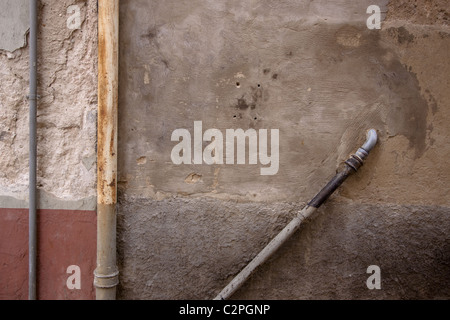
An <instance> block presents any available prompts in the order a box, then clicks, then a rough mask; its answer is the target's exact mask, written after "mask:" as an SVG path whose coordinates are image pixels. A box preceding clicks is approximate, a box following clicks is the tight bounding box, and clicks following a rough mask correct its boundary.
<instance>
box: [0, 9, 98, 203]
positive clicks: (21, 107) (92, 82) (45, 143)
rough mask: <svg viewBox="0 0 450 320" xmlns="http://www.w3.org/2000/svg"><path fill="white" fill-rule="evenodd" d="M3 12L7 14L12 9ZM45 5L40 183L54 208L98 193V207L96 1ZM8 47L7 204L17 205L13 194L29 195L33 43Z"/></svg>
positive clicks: (3, 95) (0, 55)
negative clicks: (76, 13)
mask: <svg viewBox="0 0 450 320" xmlns="http://www.w3.org/2000/svg"><path fill="white" fill-rule="evenodd" d="M24 2H25V3H27V4H28V2H27V1H24ZM74 4H76V5H78V6H79V8H80V22H81V25H80V28H78V29H70V28H68V26H67V21H68V19H69V18H70V17H71V16H72V15H73V12H67V8H69V7H70V6H71V5H74ZM25 7H27V6H25ZM4 11H5V12H8V10H6V8H5V10H4ZM39 11H40V17H39V35H38V45H39V50H38V55H39V63H38V73H39V74H38V77H39V88H38V93H39V95H40V99H39V107H38V188H39V190H40V192H41V195H42V197H41V199H44V198H45V199H47V200H48V201H47V202H50V204H49V205H50V207H52V204H51V200H52V198H56V199H55V201H57V200H58V199H60V200H63V201H65V202H70V201H75V202H79V201H82V200H84V199H88V198H91V200H90V202H91V204H90V205H87V206H86V205H84V208H86V207H90V209H93V208H95V199H94V198H93V197H95V194H96V191H95V190H96V188H95V183H96V178H95V173H96V166H95V161H96V151H95V145H96V121H97V116H96V110H97V105H96V102H97V89H96V87H97V75H96V69H97V8H96V1H40V2H39ZM26 19H28V16H26ZM13 25H14V24H13ZM12 29H14V27H12ZM25 31H26V30H25ZM2 32H8V30H7V29H5V31H2ZM22 37H23V38H24V37H25V34H23V35H22ZM2 49H3V50H0V70H1V79H0V80H1V87H0V153H1V154H2V157H1V158H0V166H1V168H2V170H1V173H0V197H1V199H2V200H1V201H0V204H1V205H0V207H7V206H9V205H10V204H11V203H12V205H16V206H17V201H14V200H26V199H27V197H28V101H27V98H26V96H27V94H28V78H29V75H28V59H29V56H28V48H27V47H26V46H25V47H23V48H17V49H16V50H13V51H12V52H11V51H7V50H4V49H7V48H2ZM5 197H6V198H5ZM11 198H12V199H11ZM19 205H20V204H19Z"/></svg>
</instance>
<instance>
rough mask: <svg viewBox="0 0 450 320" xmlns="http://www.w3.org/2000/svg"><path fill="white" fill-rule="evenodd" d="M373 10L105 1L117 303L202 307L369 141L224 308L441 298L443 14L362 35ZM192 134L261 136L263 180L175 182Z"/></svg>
mask: <svg viewBox="0 0 450 320" xmlns="http://www.w3.org/2000/svg"><path fill="white" fill-rule="evenodd" d="M372 4H374V3H372V1H357V2H356V1H344V0H343V1H338V2H329V1H301V2H299V1H288V0H286V1H232V0H230V1H220V2H217V1H203V0H202V1H200V0H199V1H164V2H159V1H152V2H148V1H121V17H120V20H121V23H120V37H121V48H120V101H119V104H120V108H119V109H120V111H119V126H120V129H119V150H120V151H119V167H120V169H119V181H118V184H119V191H120V192H119V202H120V203H119V207H118V217H119V219H118V223H119V230H118V241H119V246H118V248H119V268H120V271H121V275H120V281H121V283H120V286H119V297H120V298H125V299H162V298H166V299H172V298H175V299H179V298H183V299H186V298H188V299H190V298H196V299H211V298H213V297H214V296H215V295H216V294H217V293H218V292H219V291H220V290H221V289H222V288H223V287H224V286H225V285H226V284H227V283H228V282H229V281H230V280H231V279H232V277H233V276H234V275H236V274H237V273H238V272H239V271H240V270H241V269H242V268H243V267H244V266H245V265H246V264H247V263H248V262H249V261H250V260H251V259H252V258H253V257H254V256H255V255H256V254H257V253H258V252H259V251H260V250H261V249H262V248H263V247H264V245H265V244H267V243H268V241H269V240H270V239H271V238H272V237H274V236H275V235H276V233H277V232H278V231H279V230H280V229H281V228H282V227H283V226H284V225H285V224H286V223H287V222H288V221H289V220H290V218H292V217H293V216H294V215H295V212H296V211H297V210H299V209H301V208H302V207H303V206H304V204H305V203H306V202H307V201H308V200H310V198H311V197H312V196H313V195H314V194H315V193H316V192H318V191H319V190H320V188H321V187H322V186H324V185H325V184H326V182H327V181H328V180H329V179H330V178H331V177H332V176H333V175H334V173H335V170H336V168H337V166H338V164H339V163H340V162H341V161H343V160H345V159H346V157H347V156H348V155H349V154H350V153H351V152H353V151H355V149H356V148H357V147H359V146H360V144H361V143H362V142H363V140H364V136H365V130H366V129H368V128H375V129H377V131H378V133H379V138H380V139H379V144H378V145H377V146H376V148H375V149H374V150H373V152H372V154H371V155H370V157H369V159H368V161H367V163H366V165H365V166H364V167H363V168H362V169H361V170H360V171H359V172H358V173H357V174H356V175H354V176H352V177H350V178H349V179H348V181H346V182H345V185H343V186H342V188H341V189H339V190H338V192H336V194H334V195H333V196H332V198H331V199H330V200H329V202H327V204H326V205H324V206H323V207H322V208H321V209H320V210H319V212H318V213H317V215H316V216H315V218H314V219H312V220H311V221H309V222H308V223H306V224H305V225H303V226H302V227H301V229H300V230H299V231H298V232H297V233H296V234H295V236H294V237H293V238H292V239H291V240H289V242H288V243H287V244H286V245H285V246H284V247H283V248H282V249H281V250H280V251H279V252H278V253H277V254H276V255H275V256H274V257H273V258H272V259H271V260H270V261H269V262H268V263H267V264H265V265H264V266H263V267H262V268H261V269H260V270H258V271H257V273H256V274H254V275H253V277H252V278H251V279H250V280H249V281H248V282H247V283H246V285H245V286H244V287H243V288H242V289H241V290H240V291H239V292H237V293H236V294H235V295H234V296H233V298H245V299H253V298H261V299H268V298H273V299H315V298H319V299H326V298H333V299H351V298H353V299H372V298H373V299H383V298H389V299H412V298H418V299H435V298H448V297H449V296H450V291H449V288H450V286H449V284H450V283H449V278H448V273H449V271H450V270H449V265H450V256H449V254H448V252H449V244H450V238H449V236H448V234H449V231H450V219H449V213H450V209H449V205H450V203H449V194H448V192H449V188H448V183H447V181H449V178H450V176H449V174H450V170H449V167H450V166H449V165H450V160H449V159H448V157H447V155H448V151H449V150H448V146H447V140H448V136H449V127H448V121H449V119H450V105H449V103H450V94H449V91H448V89H447V88H448V84H449V76H448V74H449V71H450V62H449V61H450V59H449V52H450V50H449V49H450V37H449V34H450V29H449V27H448V18H449V13H448V6H447V4H446V2H445V1H434V2H433V3H432V4H430V2H427V1H416V2H415V6H413V5H411V4H410V3H409V2H402V1H391V2H390V3H387V2H385V1H383V2H380V3H377V4H378V5H379V6H380V8H381V10H382V11H383V14H382V22H381V29H368V27H367V25H366V20H367V19H368V17H369V16H370V14H367V13H366V9H367V7H368V6H369V5H372ZM195 121H201V122H202V125H203V131H202V132H205V131H206V130H207V129H211V128H215V129H218V130H219V131H220V132H222V133H223V134H224V136H225V132H226V129H237V128H241V129H243V130H248V129H255V130H259V129H269V130H270V129H278V130H279V169H278V171H276V173H275V174H273V175H261V171H260V169H261V167H264V165H262V164H261V162H258V163H257V164H249V160H248V159H247V160H246V164H236V162H235V164H221V163H215V164H212V165H208V164H206V163H205V162H204V161H202V159H201V158H200V162H199V163H198V164H179V165H177V164H175V163H174V162H173V158H171V153H172V150H173V148H174V147H175V146H176V145H177V143H178V141H172V139H171V138H172V134H173V132H174V131H175V130H177V129H183V128H184V129H187V130H188V131H189V132H190V134H191V135H192V137H194V122H195ZM177 140H178V139H177ZM192 143H193V144H194V142H192ZM208 144H209V142H205V141H204V142H203V143H202V148H205V147H206V146H207V145H208ZM192 148H193V150H194V146H192ZM216 151H217V150H216ZM193 157H194V156H193ZM370 265H378V266H379V267H380V269H381V281H382V287H381V289H380V290H369V289H368V288H367V286H366V280H367V278H368V277H369V276H370V274H367V273H366V270H367V267H368V266H370Z"/></svg>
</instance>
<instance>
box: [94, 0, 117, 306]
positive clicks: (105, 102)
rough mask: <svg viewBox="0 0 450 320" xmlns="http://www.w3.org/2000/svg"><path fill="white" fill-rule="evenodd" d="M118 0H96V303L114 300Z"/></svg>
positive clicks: (115, 281)
mask: <svg viewBox="0 0 450 320" xmlns="http://www.w3.org/2000/svg"><path fill="white" fill-rule="evenodd" d="M118 70H119V0H99V1H98V123H97V268H96V269H95V271H94V285H95V287H96V299H97V300H114V299H115V298H116V286H117V285H118V283H119V270H118V268H117V265H116V203H117V121H118V119H117V118H118V116H117V113H118V92H119V88H118V83H119V71H118Z"/></svg>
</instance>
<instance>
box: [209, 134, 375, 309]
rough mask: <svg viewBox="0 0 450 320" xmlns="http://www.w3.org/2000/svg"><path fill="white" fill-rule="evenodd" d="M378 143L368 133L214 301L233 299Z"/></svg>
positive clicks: (355, 169)
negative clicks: (355, 149)
mask: <svg viewBox="0 0 450 320" xmlns="http://www.w3.org/2000/svg"><path fill="white" fill-rule="evenodd" d="M376 142H377V132H376V131H375V130H374V129H370V130H368V131H367V135H366V141H365V143H364V144H363V145H362V146H361V148H359V149H358V150H357V151H356V152H355V153H354V154H352V155H351V156H350V157H349V158H348V159H347V160H346V161H345V162H344V165H343V167H342V168H341V169H339V170H338V172H337V173H336V175H335V176H334V177H333V178H332V179H331V180H330V182H328V184H327V185H326V186H325V187H323V188H322V190H320V191H319V193H317V194H316V196H314V198H313V199H311V201H310V202H309V203H308V205H306V206H305V207H304V208H303V209H302V210H301V211H300V212H298V213H297V215H296V216H295V217H294V218H293V219H292V220H291V222H289V224H288V225H287V226H286V227H284V229H283V230H281V231H280V233H278V235H276V236H275V238H273V239H272V240H271V241H270V242H269V244H268V245H267V246H266V247H264V249H262V250H261V252H259V253H258V255H257V256H256V257H255V258H254V259H253V260H252V261H251V262H250V263H249V264H248V265H247V266H246V267H245V268H244V269H242V271H241V272H239V273H238V274H237V275H236V276H235V277H234V279H233V280H231V282H230V283H229V284H228V285H227V286H226V287H225V288H224V289H223V290H222V291H221V292H220V293H219V294H218V295H217V296H216V297H215V298H214V300H225V299H228V298H229V297H231V295H232V294H233V293H235V292H236V291H237V290H238V289H239V288H240V287H241V286H242V285H243V284H244V282H245V281H246V280H247V279H248V278H249V277H250V276H251V275H252V274H253V272H254V271H255V270H256V269H257V268H258V267H259V266H260V265H262V264H263V263H264V262H266V261H267V259H269V258H270V257H271V256H272V254H274V253H275V252H276V251H277V250H278V248H280V247H281V246H282V245H283V244H284V243H285V242H286V240H287V239H289V238H290V237H291V236H292V235H293V234H294V233H295V231H297V229H298V228H299V227H300V224H301V223H302V222H303V221H304V220H305V219H307V218H308V217H310V216H311V215H312V214H313V213H314V212H315V211H316V210H317V209H318V208H319V207H320V206H321V205H322V204H323V203H324V202H325V201H326V200H327V199H328V198H329V197H330V196H331V194H332V193H333V192H334V191H335V190H336V189H337V188H338V187H339V186H340V185H341V184H342V183H343V182H344V181H345V179H347V177H348V176H350V174H352V173H354V172H356V171H357V170H358V169H359V168H360V167H361V166H362V165H363V163H364V161H365V160H366V158H367V156H368V155H369V152H370V151H371V150H372V148H373V147H374V146H375V144H376Z"/></svg>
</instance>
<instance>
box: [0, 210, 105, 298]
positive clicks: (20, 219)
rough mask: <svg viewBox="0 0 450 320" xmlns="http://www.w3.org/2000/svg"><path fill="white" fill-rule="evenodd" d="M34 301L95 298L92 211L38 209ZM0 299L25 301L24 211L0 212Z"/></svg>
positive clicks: (94, 233) (25, 244) (94, 242)
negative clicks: (35, 294) (35, 292)
mask: <svg viewBox="0 0 450 320" xmlns="http://www.w3.org/2000/svg"><path fill="white" fill-rule="evenodd" d="M37 220H38V247H37V250H38V258H37V259H38V263H37V266H38V270H37V279H38V282H37V298H38V299H39V300H90V299H95V289H94V286H93V281H94V277H93V272H94V269H95V267H96V241H97V238H96V233H97V226H96V225H97V216H96V212H95V211H72V210H38V213H37ZM0 299H2V300H26V299H28V209H4V208H3V209H2V208H0Z"/></svg>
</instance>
